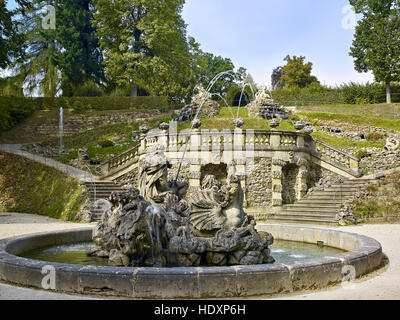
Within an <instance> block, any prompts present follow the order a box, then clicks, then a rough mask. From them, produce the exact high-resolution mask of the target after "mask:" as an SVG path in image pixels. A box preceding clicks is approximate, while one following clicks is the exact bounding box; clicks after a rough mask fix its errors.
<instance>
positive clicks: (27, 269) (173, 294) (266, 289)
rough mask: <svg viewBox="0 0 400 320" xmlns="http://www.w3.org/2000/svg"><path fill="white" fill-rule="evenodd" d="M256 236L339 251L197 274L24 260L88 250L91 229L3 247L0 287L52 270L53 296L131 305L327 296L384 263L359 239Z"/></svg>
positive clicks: (277, 229)
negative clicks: (48, 251)
mask: <svg viewBox="0 0 400 320" xmlns="http://www.w3.org/2000/svg"><path fill="white" fill-rule="evenodd" d="M258 229H259V230H260V231H267V232H270V233H272V235H273V236H274V238H275V240H277V244H278V245H279V243H280V242H279V240H284V241H297V242H303V243H308V244H312V245H313V248H315V245H316V244H317V243H318V242H321V241H322V242H323V243H324V244H325V246H327V247H332V248H336V249H339V250H334V249H332V250H334V251H331V252H329V253H328V255H329V256H326V253H325V254H323V255H324V257H314V258H310V257H308V258H302V257H299V256H297V257H292V258H293V259H294V260H292V261H289V260H286V261H283V260H280V258H279V257H278V255H277V254H279V252H275V253H274V250H276V249H277V250H279V249H282V248H278V247H276V248H274V246H272V247H271V249H272V256H273V257H275V258H276V259H277V263H274V264H269V265H255V266H234V267H197V268H182V267H179V268H124V267H111V266H84V265H73V264H64V263H57V262H46V261H39V260H31V259H27V258H23V257H20V255H24V254H26V253H28V252H33V251H36V250H38V249H43V248H49V247H54V246H63V245H71V244H75V245H76V244H78V243H84V242H90V241H91V239H92V230H93V229H92V228H90V229H88V228H85V229H79V230H68V231H58V232H50V233H41V234H35V235H28V236H23V237H18V238H10V239H6V240H2V241H0V279H1V280H4V281H7V282H10V283H14V284H19V285H25V286H31V287H36V288H43V283H46V281H44V279H45V278H46V277H47V278H49V277H50V276H51V275H52V274H51V270H53V271H54V272H53V276H54V280H55V290H56V291H61V292H68V293H103V294H109V295H119V296H127V297H133V298H229V297H246V296H256V295H269V294H282V293H289V292H294V291H297V290H302V289H308V288H323V287H326V286H328V285H330V284H334V283H340V282H342V281H343V279H344V278H345V279H347V278H348V274H349V272H350V274H351V275H354V276H355V277H360V276H362V275H365V274H368V273H369V272H371V271H373V270H375V269H377V268H379V267H380V266H381V263H382V247H381V245H380V243H379V242H377V241H376V240H374V239H371V238H368V237H364V236H361V235H357V234H351V233H344V232H339V231H335V230H329V229H313V228H300V227H295V226H293V227H292V226H280V225H259V226H258ZM292 245H293V243H292V244H291V246H292ZM67 247H68V246H67ZM72 247H73V246H72ZM70 248H71V247H70ZM325 249H327V250H330V249H331V248H325ZM42 251H43V250H42ZM344 251H346V252H344ZM340 252H341V253H340ZM309 258H310V259H309ZM79 263H81V262H79ZM47 278H46V279H47ZM45 289H46V288H45Z"/></svg>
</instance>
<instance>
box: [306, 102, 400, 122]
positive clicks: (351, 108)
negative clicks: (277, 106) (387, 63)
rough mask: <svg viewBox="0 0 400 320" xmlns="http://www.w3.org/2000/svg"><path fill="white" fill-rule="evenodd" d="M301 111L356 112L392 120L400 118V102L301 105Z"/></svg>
mask: <svg viewBox="0 0 400 320" xmlns="http://www.w3.org/2000/svg"><path fill="white" fill-rule="evenodd" d="M299 111H300V112H304V113H311V112H316V113H336V114H353V115H354V114H356V115H363V116H369V117H371V116H372V117H379V118H384V119H392V120H393V119H394V120H395V119H400V104H386V103H385V104H367V105H355V104H331V105H318V106H306V107H300V108H299Z"/></svg>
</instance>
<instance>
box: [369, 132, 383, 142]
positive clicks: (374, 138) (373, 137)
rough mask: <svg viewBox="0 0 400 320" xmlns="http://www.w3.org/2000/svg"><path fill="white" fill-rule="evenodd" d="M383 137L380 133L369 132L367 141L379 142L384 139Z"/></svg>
mask: <svg viewBox="0 0 400 320" xmlns="http://www.w3.org/2000/svg"><path fill="white" fill-rule="evenodd" d="M384 137H385V136H384V135H383V134H382V133H379V132H371V133H368V134H367V140H368V141H379V140H382V139H384Z"/></svg>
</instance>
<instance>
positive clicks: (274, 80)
mask: <svg viewBox="0 0 400 320" xmlns="http://www.w3.org/2000/svg"><path fill="white" fill-rule="evenodd" d="M282 70H283V66H280V67H276V68H275V69H274V70H273V71H272V75H271V85H272V90H275V89H282V88H283V83H282V82H281V79H282V74H283V73H282Z"/></svg>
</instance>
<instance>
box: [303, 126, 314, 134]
mask: <svg viewBox="0 0 400 320" xmlns="http://www.w3.org/2000/svg"><path fill="white" fill-rule="evenodd" d="M313 132H314V129H313V127H312V126H306V127H305V128H304V133H307V134H311V133H313Z"/></svg>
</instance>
